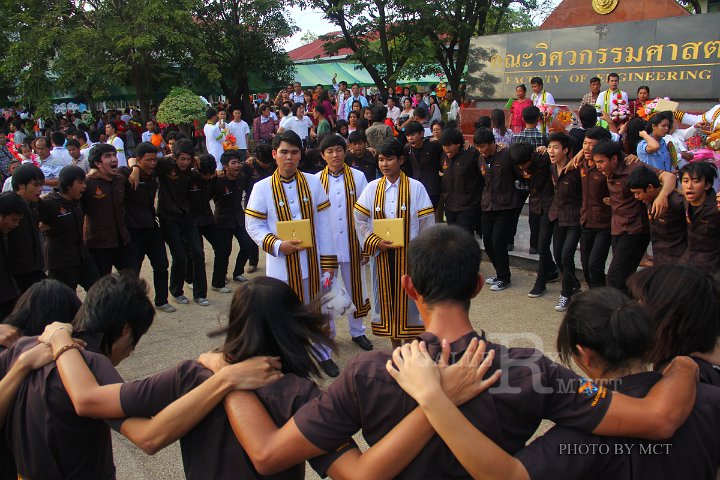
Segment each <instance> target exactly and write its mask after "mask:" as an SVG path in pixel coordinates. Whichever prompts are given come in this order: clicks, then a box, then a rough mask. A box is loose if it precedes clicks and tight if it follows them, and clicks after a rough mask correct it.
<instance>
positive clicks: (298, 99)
mask: <svg viewBox="0 0 720 480" xmlns="http://www.w3.org/2000/svg"><path fill="white" fill-rule="evenodd" d="M290 101H291V102H293V103H305V94H304V93H303V92H300V93H295V92H292V93H291V94H290Z"/></svg>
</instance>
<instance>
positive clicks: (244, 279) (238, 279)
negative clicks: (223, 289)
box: [233, 275, 248, 283]
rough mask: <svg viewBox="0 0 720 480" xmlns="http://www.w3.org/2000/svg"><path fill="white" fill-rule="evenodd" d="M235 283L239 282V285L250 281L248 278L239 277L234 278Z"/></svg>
mask: <svg viewBox="0 0 720 480" xmlns="http://www.w3.org/2000/svg"><path fill="white" fill-rule="evenodd" d="M233 281H234V282H237V283H243V282H247V281H248V280H247V278H245V277H244V276H242V275H237V276H235V277H233Z"/></svg>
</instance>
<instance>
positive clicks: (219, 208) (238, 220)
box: [211, 174, 247, 229]
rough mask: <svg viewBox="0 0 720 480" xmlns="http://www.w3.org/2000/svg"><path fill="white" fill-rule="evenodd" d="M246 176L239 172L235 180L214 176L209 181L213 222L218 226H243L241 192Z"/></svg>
mask: <svg viewBox="0 0 720 480" xmlns="http://www.w3.org/2000/svg"><path fill="white" fill-rule="evenodd" d="M246 183H247V177H246V176H244V175H242V174H240V176H238V178H236V179H235V180H230V179H229V178H227V177H215V178H213V179H212V181H211V187H212V189H213V191H212V196H213V197H212V198H213V202H215V224H216V225H217V226H218V228H232V229H235V228H239V227H240V228H245V209H244V208H243V193H244V192H245V185H246Z"/></svg>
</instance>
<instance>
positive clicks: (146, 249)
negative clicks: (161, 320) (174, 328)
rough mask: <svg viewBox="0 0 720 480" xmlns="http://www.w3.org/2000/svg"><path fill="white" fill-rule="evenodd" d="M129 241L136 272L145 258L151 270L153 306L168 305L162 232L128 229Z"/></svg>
mask: <svg viewBox="0 0 720 480" xmlns="http://www.w3.org/2000/svg"><path fill="white" fill-rule="evenodd" d="M128 230H129V231H130V239H131V240H132V244H133V247H134V248H135V258H136V261H137V268H138V271H140V269H141V268H142V264H143V261H144V260H145V257H146V256H147V257H148V258H149V259H150V265H152V269H153V287H154V288H155V306H156V307H159V306H160V305H165V304H166V303H168V281H169V276H168V266H169V263H168V258H167V252H166V251H165V240H164V239H163V234H162V230H160V228H158V227H154V228H129V229H128Z"/></svg>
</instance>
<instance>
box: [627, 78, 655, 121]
mask: <svg viewBox="0 0 720 480" xmlns="http://www.w3.org/2000/svg"><path fill="white" fill-rule="evenodd" d="M649 99H650V87H648V86H645V85H643V86H640V87H638V89H637V100H633V101H632V102H630V114H631V115H632V116H633V117H639V116H641V113H642V112H643V111H644V110H645V108H644V107H645V104H646V103H648V100H649ZM646 120H647V119H646Z"/></svg>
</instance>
